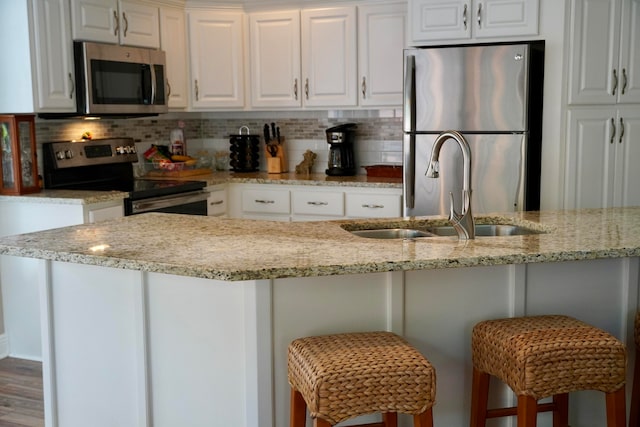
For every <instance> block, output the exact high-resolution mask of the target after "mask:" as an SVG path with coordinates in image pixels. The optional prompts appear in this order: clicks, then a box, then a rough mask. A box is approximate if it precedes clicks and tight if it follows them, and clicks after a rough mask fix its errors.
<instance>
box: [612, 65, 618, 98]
mask: <svg viewBox="0 0 640 427" xmlns="http://www.w3.org/2000/svg"><path fill="white" fill-rule="evenodd" d="M616 90H618V71H617V70H616V69H615V68H614V69H613V88H611V95H615V94H616Z"/></svg>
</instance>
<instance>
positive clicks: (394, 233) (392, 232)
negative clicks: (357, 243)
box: [351, 228, 433, 239]
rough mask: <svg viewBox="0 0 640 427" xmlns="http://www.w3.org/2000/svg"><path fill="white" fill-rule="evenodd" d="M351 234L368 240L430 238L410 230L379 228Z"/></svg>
mask: <svg viewBox="0 0 640 427" xmlns="http://www.w3.org/2000/svg"><path fill="white" fill-rule="evenodd" d="M351 233H352V234H354V235H356V236H360V237H367V238H369V239H414V238H416V237H430V236H433V234H432V233H427V232H425V231H421V230H413V229H410V228H379V229H374V230H353V231H351Z"/></svg>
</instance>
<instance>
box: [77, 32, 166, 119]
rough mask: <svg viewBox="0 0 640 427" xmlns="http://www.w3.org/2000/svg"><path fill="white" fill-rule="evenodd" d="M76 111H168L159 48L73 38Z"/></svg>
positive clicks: (129, 113) (98, 113)
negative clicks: (92, 41)
mask: <svg viewBox="0 0 640 427" xmlns="http://www.w3.org/2000/svg"><path fill="white" fill-rule="evenodd" d="M73 48H74V61H75V74H76V82H75V83H76V91H77V93H76V101H77V114H78V115H83V116H107V115H116V116H140V115H157V114H159V113H166V112H167V111H168V105H167V94H166V93H165V92H166V91H165V81H166V60H165V53H164V52H163V51H160V50H155V49H147V48H140V47H131V46H119V45H111V44H103V43H91V42H74V43H73Z"/></svg>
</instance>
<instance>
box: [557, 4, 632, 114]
mask: <svg viewBox="0 0 640 427" xmlns="http://www.w3.org/2000/svg"><path fill="white" fill-rule="evenodd" d="M571 19H572V22H571V26H570V28H571V30H570V31H571V34H570V36H569V37H570V40H569V42H570V48H569V52H571V60H570V61H569V74H568V75H569V103H570V104H603V103H604V104H606V103H612V102H615V100H616V97H615V95H614V87H616V86H617V84H616V81H617V80H618V77H619V76H618V75H617V74H618V72H617V70H616V68H617V67H618V52H619V49H620V26H619V23H620V0H573V2H572V13H571ZM614 70H615V75H614Z"/></svg>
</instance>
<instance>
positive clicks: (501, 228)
mask: <svg viewBox="0 0 640 427" xmlns="http://www.w3.org/2000/svg"><path fill="white" fill-rule="evenodd" d="M427 231H429V232H430V233H432V234H435V235H436V236H457V235H458V233H457V232H456V230H455V229H454V228H453V227H452V226H442V227H433V228H429V229H427ZM540 233H542V232H541V231H538V230H532V229H530V228H526V227H520V226H517V225H511V224H476V236H524V235H528V234H540Z"/></svg>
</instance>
